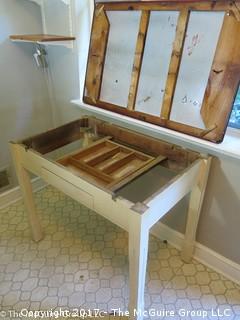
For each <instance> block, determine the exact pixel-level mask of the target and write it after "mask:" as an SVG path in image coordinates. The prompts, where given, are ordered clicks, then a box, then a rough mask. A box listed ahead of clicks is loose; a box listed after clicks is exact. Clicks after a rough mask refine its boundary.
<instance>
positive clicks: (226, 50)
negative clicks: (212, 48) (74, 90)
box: [83, 0, 240, 143]
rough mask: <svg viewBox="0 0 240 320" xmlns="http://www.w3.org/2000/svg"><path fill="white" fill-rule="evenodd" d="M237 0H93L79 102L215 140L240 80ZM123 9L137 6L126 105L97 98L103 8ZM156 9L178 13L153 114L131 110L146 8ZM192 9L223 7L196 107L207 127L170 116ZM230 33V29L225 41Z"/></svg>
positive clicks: (104, 18)
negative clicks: (159, 105)
mask: <svg viewBox="0 0 240 320" xmlns="http://www.w3.org/2000/svg"><path fill="white" fill-rule="evenodd" d="M238 3H239V1H210V0H209V1H208V0H206V1H184V0H183V1H152V2H115V3H114V2H100V3H97V5H96V8H95V13H94V19H93V27H92V35H91V41H90V49H89V57H88V67H87V73H86V82H85V92H84V97H83V100H84V102H85V103H87V104H90V105H93V106H96V107H99V108H103V109H106V110H109V111H112V112H116V113H120V114H123V115H126V116H129V117H133V118H135V119H139V120H142V121H146V122H149V123H152V124H155V125H159V126H162V127H166V128H168V129H172V130H175V131H179V132H182V133H185V134H188V135H191V136H195V137H198V138H201V139H205V140H209V141H212V142H217V143H219V142H221V141H222V140H223V137H224V134H225V130H226V127H227V124H228V118H229V116H230V112H231V109H232V106H233V102H234V98H235V95H236V92H237V87H238V85H239V82H240V45H239V43H240V41H238V38H239V34H240V32H239V31H240V9H239V8H240V6H239V5H238ZM124 10H126V11H127V10H138V11H141V12H142V14H141V19H140V24H139V33H138V37H137V43H136V50H135V57H134V63H133V68H132V76H131V84H130V88H129V95H128V104H127V106H126V108H124V107H121V106H119V105H114V104H111V103H108V102H106V101H101V100H100V94H101V82H102V75H103V70H104V63H105V62H104V61H105V55H106V48H107V43H108V33H109V30H110V27H111V26H110V24H109V21H108V19H107V15H106V12H107V11H124ZM156 10H159V11H160V10H170V11H171V10H172V11H174V10H175V11H176V10H177V11H179V19H178V23H177V30H176V36H175V41H174V45H173V50H172V56H171V61H170V65H169V71H168V77H167V81H166V88H165V94H164V98H163V104H162V108H161V112H159V113H160V115H159V116H153V115H150V114H147V113H143V112H139V111H136V110H135V101H136V95H137V90H138V82H139V78H140V74H141V65H142V59H143V54H144V48H145V40H146V36H147V31H148V24H149V17H150V14H151V11H156ZM191 11H212V12H213V11H224V12H226V15H225V18H224V23H223V26H222V30H221V33H220V37H219V39H218V45H217V50H216V53H215V58H214V61H213V65H212V69H211V73H210V75H209V80H208V86H207V88H206V92H205V96H204V100H203V103H202V108H201V115H202V120H203V122H204V124H205V127H206V129H201V128H197V127H193V126H191V125H186V124H183V123H179V122H175V121H172V120H170V114H171V108H172V103H173V97H174V94H175V88H176V83H177V79H178V72H179V68H180V64H181V57H182V52H183V46H184V41H185V36H186V32H187V28H188V20H189V15H190V13H191ZM229 35H231V36H230V38H231V41H230V42H229ZM239 40H240V39H239ZM219 92H221V94H219Z"/></svg>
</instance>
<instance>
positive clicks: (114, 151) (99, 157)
mask: <svg viewBox="0 0 240 320" xmlns="http://www.w3.org/2000/svg"><path fill="white" fill-rule="evenodd" d="M119 151H120V147H116V148H114V149H111V150H109V151H105V152H104V153H102V154H100V155H97V156H96V157H94V158H93V159H91V160H88V161H86V163H87V164H88V165H89V166H96V165H97V164H99V163H101V162H103V161H104V160H106V159H108V158H110V157H112V156H114V155H115V154H117V153H118V152H119Z"/></svg>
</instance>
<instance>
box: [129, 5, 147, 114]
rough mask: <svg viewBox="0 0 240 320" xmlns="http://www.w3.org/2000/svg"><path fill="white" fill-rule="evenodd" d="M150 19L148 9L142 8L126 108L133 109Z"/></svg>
mask: <svg viewBox="0 0 240 320" xmlns="http://www.w3.org/2000/svg"><path fill="white" fill-rule="evenodd" d="M149 19H150V11H146V10H144V11H143V12H142V15H141V20H140V25H139V32H138V37H137V44H136V50H135V56H134V63H133V69H132V78H131V84H130V90H129V95H128V106H127V107H128V109H129V110H134V108H135V101H136V96H137V89H138V83H139V78H140V72H141V67H142V60H143V54H144V47H145V42H146V36H147V30H148V25H149Z"/></svg>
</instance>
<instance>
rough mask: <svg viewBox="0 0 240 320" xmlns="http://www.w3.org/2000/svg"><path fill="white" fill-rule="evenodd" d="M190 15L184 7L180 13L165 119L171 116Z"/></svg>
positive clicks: (165, 105)
mask: <svg viewBox="0 0 240 320" xmlns="http://www.w3.org/2000/svg"><path fill="white" fill-rule="evenodd" d="M189 15H190V11H189V10H188V9H184V10H182V11H181V12H180V13H179V18H178V23H177V29H176V37H175V41H174V44H173V51H172V56H171V61H170V65H169V70H168V77H167V82H166V88H165V93H164V97H163V104H162V109H161V118H163V119H169V118H170V113H171V108H172V103H173V97H174V93H175V88H176V84H177V79H178V72H179V68H180V64H181V58H182V52H183V47H184V42H185V36H186V32H187V27H188V21H189Z"/></svg>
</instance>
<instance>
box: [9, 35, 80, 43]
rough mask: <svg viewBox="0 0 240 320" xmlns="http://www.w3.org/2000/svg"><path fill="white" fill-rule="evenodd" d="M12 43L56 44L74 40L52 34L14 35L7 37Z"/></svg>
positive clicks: (69, 37)
mask: <svg viewBox="0 0 240 320" xmlns="http://www.w3.org/2000/svg"><path fill="white" fill-rule="evenodd" d="M9 38H10V39H11V40H13V41H17V40H19V41H27V42H56V41H71V40H75V39H76V38H75V37H72V36H59V35H53V34H14V35H11V36H10V37H9Z"/></svg>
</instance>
